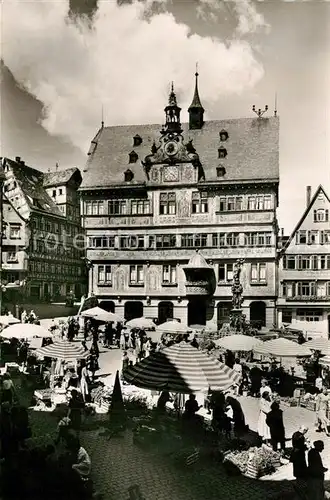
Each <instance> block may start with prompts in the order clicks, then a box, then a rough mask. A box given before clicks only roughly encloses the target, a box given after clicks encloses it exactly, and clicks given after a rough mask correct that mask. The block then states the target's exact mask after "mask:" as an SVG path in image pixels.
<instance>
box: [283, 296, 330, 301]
mask: <svg viewBox="0 0 330 500" xmlns="http://www.w3.org/2000/svg"><path fill="white" fill-rule="evenodd" d="M283 298H284V299H285V300H286V301H287V302H330V295H295V296H294V297H283Z"/></svg>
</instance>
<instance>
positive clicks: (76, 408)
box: [68, 389, 85, 435]
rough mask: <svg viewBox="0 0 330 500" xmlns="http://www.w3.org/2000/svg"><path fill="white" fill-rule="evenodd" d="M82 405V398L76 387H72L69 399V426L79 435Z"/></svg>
mask: <svg viewBox="0 0 330 500" xmlns="http://www.w3.org/2000/svg"><path fill="white" fill-rule="evenodd" d="M84 407H85V405H84V400H83V398H82V396H81V394H80V393H79V392H78V391H77V390H76V389H73V390H72V391H71V399H70V401H69V411H68V418H69V419H70V420H71V428H72V429H74V430H75V431H76V433H77V435H79V432H80V428H81V422H82V411H83V409H84Z"/></svg>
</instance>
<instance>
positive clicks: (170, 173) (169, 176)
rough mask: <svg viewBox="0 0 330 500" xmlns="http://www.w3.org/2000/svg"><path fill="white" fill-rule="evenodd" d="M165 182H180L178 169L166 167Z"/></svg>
mask: <svg viewBox="0 0 330 500" xmlns="http://www.w3.org/2000/svg"><path fill="white" fill-rule="evenodd" d="M163 177H164V181H172V182H174V181H178V180H179V171H178V168H177V167H174V166H171V167H165V168H164V175H163Z"/></svg>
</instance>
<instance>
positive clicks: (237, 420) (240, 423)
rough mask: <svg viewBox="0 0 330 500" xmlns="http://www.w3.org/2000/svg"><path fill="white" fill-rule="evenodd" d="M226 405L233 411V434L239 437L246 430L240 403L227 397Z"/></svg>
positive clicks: (231, 397)
mask: <svg viewBox="0 0 330 500" xmlns="http://www.w3.org/2000/svg"><path fill="white" fill-rule="evenodd" d="M226 405H227V406H228V405H229V406H230V407H231V408H232V410H233V416H232V420H233V423H234V433H235V435H236V436H241V435H242V434H244V432H246V430H247V426H246V423H245V416H244V412H243V410H242V406H241V403H240V402H239V401H237V399H235V398H234V397H233V396H227V398H226Z"/></svg>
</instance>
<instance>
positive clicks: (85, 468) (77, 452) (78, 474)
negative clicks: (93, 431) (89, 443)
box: [68, 434, 92, 498]
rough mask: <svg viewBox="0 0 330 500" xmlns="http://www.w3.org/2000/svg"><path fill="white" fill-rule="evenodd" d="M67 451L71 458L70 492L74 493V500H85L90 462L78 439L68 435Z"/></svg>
mask: <svg viewBox="0 0 330 500" xmlns="http://www.w3.org/2000/svg"><path fill="white" fill-rule="evenodd" d="M68 449H69V450H70V452H71V456H72V462H73V463H72V471H73V472H74V475H73V476H72V477H71V478H70V479H71V480H70V483H71V484H70V490H71V491H72V492H74V493H75V494H76V495H75V498H86V496H87V495H86V482H88V480H89V478H90V473H91V466H92V462H91V459H90V456H89V455H88V453H87V451H86V450H85V448H83V447H82V446H81V444H80V441H79V438H78V437H76V436H74V435H71V434H70V435H69V439H68Z"/></svg>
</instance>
